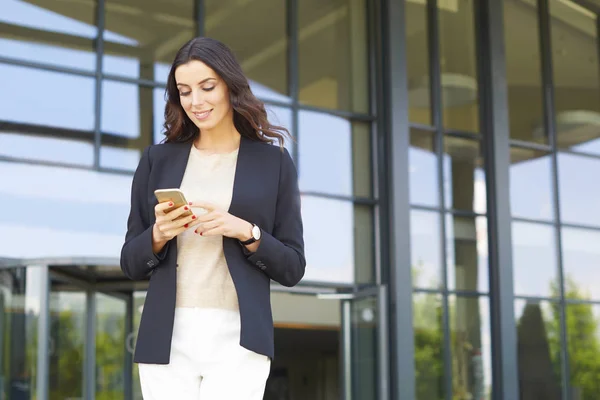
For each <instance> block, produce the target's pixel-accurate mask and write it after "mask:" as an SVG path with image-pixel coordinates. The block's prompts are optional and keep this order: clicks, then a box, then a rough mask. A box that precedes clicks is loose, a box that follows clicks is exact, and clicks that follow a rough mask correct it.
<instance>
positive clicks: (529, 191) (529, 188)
mask: <svg viewBox="0 0 600 400" xmlns="http://www.w3.org/2000/svg"><path fill="white" fill-rule="evenodd" d="M510 162H511V165H510V209H511V213H512V216H513V217H517V218H519V217H520V218H531V219H541V220H553V219H554V197H553V194H552V193H553V191H552V187H553V185H552V157H551V155H550V154H549V153H547V152H545V151H539V150H530V149H524V148H518V147H512V148H511V149H510Z"/></svg>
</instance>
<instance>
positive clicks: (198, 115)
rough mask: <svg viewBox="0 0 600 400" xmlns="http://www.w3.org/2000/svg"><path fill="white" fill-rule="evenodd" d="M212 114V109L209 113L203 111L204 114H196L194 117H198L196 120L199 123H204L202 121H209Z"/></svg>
mask: <svg viewBox="0 0 600 400" xmlns="http://www.w3.org/2000/svg"><path fill="white" fill-rule="evenodd" d="M211 112H212V109H211V110H207V111H202V112H194V113H193V114H194V117H196V119H197V120H198V121H202V120H205V119H207V118H208V117H209V116H210V113H211Z"/></svg>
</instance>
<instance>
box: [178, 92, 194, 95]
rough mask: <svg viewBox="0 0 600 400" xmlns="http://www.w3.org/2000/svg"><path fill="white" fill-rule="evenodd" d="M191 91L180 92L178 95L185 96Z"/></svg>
mask: <svg viewBox="0 0 600 400" xmlns="http://www.w3.org/2000/svg"><path fill="white" fill-rule="evenodd" d="M190 93H191V92H180V93H179V95H180V96H187V95H189V94H190Z"/></svg>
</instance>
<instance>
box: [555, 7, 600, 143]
mask: <svg viewBox="0 0 600 400" xmlns="http://www.w3.org/2000/svg"><path fill="white" fill-rule="evenodd" d="M549 3H550V14H551V22H550V28H551V34H552V36H551V37H552V62H553V64H552V69H553V72H554V107H555V113H556V115H555V119H556V141H557V144H558V146H559V147H561V148H570V149H573V150H579V151H585V152H590V153H594V154H600V96H599V95H598V93H600V74H599V73H598V71H600V63H599V62H598V44H599V43H598V22H597V16H596V14H595V13H593V12H591V11H588V10H586V9H584V8H583V7H580V6H578V5H576V4H575V3H574V2H572V1H564V0H560V1H559V0H551V1H550V2H549Z"/></svg>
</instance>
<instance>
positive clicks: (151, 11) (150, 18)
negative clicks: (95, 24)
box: [103, 0, 197, 82]
mask: <svg viewBox="0 0 600 400" xmlns="http://www.w3.org/2000/svg"><path fill="white" fill-rule="evenodd" d="M194 15H195V13H194V1H193V0H181V1H177V2H156V1H153V2H150V3H149V4H147V3H145V2H139V1H134V0H106V5H105V27H106V28H105V29H106V30H105V32H104V57H103V72H104V73H106V74H115V75H121V76H126V77H128V78H139V79H147V80H156V81H161V82H165V81H166V76H167V74H165V73H164V70H163V66H164V65H165V64H166V65H170V64H171V63H172V62H173V59H174V58H175V53H176V52H177V50H179V48H180V47H181V46H183V44H184V43H185V42H186V41H188V40H189V39H191V38H193V37H194V36H196V32H197V30H196V22H195V21H194Z"/></svg>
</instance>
